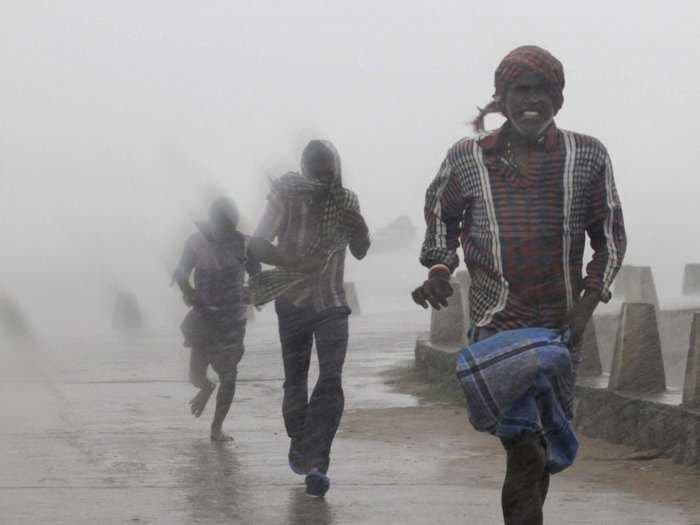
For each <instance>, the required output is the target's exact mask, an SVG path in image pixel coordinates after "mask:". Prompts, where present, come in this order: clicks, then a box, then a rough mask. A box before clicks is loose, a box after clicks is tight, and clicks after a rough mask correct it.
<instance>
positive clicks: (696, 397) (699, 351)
mask: <svg viewBox="0 0 700 525" xmlns="http://www.w3.org/2000/svg"><path fill="white" fill-rule="evenodd" d="M683 404H684V405H686V406H688V407H690V408H700V312H695V313H694V314H693V326H692V328H691V329H690V348H688V360H687V362H686V366H685V382H684V383H683Z"/></svg>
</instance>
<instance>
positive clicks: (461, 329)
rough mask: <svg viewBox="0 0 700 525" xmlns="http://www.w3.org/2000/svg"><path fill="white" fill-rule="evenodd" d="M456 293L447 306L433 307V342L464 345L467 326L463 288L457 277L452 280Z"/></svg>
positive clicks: (448, 300)
mask: <svg viewBox="0 0 700 525" xmlns="http://www.w3.org/2000/svg"><path fill="white" fill-rule="evenodd" d="M450 284H451V285H452V290H453V291H454V293H453V294H452V296H451V297H449V298H448V299H447V302H448V306H447V308H441V309H440V310H435V309H432V314H431V317H430V341H431V342H433V343H442V344H449V343H452V344H456V345H460V346H461V345H464V344H465V342H466V334H467V327H466V325H465V323H464V303H463V302H462V288H461V286H460V284H459V282H458V281H457V280H456V279H452V280H451V281H450Z"/></svg>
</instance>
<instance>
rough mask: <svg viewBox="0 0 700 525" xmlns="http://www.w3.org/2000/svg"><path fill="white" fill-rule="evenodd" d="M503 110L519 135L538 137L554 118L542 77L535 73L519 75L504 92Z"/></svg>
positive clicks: (550, 98)
mask: <svg viewBox="0 0 700 525" xmlns="http://www.w3.org/2000/svg"><path fill="white" fill-rule="evenodd" d="M505 112H506V117H507V118H508V120H509V121H510V123H511V124H512V125H513V127H514V128H515V130H516V131H517V132H518V133H519V134H520V135H522V136H524V137H526V138H528V139H536V138H537V137H539V136H540V135H541V134H542V132H543V131H544V130H546V129H547V127H548V126H549V124H550V123H551V122H552V119H553V118H554V103H553V102H552V97H551V96H550V95H549V93H548V91H547V89H546V84H545V82H544V80H543V79H542V77H541V76H540V75H538V74H536V73H525V74H523V75H520V76H519V77H518V78H517V79H516V80H515V81H514V82H513V83H512V84H511V85H510V87H509V88H508V91H507V92H506V100H505Z"/></svg>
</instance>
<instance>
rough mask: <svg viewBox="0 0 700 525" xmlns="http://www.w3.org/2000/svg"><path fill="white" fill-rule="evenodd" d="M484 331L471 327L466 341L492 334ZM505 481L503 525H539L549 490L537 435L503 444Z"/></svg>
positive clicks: (490, 331) (527, 434) (479, 339)
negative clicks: (505, 456) (471, 330)
mask: <svg viewBox="0 0 700 525" xmlns="http://www.w3.org/2000/svg"><path fill="white" fill-rule="evenodd" d="M495 334H496V331H495V330H492V329H488V328H474V329H473V332H472V333H471V334H470V341H471V342H472V343H475V342H477V341H481V340H484V339H487V338H488V337H491V336H492V335H495ZM503 446H504V447H505V449H506V454H507V464H506V478H505V480H504V481H503V489H502V491H501V507H502V509H503V522H504V523H505V525H542V519H543V518H542V507H543V506H544V501H545V498H546V497H547V491H548V490H549V472H548V471H547V450H546V448H545V445H544V442H543V441H542V439H541V438H540V436H538V435H535V434H531V433H525V434H522V435H521V436H518V438H516V439H513V440H509V441H505V440H503Z"/></svg>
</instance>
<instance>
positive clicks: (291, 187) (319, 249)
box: [250, 140, 370, 496]
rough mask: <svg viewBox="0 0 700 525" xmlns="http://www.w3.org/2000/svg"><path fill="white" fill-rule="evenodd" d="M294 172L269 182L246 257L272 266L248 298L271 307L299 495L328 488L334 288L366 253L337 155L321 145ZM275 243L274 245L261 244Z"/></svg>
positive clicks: (336, 335)
mask: <svg viewBox="0 0 700 525" xmlns="http://www.w3.org/2000/svg"><path fill="white" fill-rule="evenodd" d="M301 164H302V166H301V167H302V169H301V173H288V174H286V175H283V176H282V177H280V178H279V179H277V180H276V181H273V183H272V191H271V193H270V196H269V197H268V206H267V210H266V211H265V215H264V216H263V218H262V220H261V222H260V225H259V226H258V229H257V230H256V232H255V235H254V238H253V239H251V243H250V250H251V252H253V253H255V254H257V256H258V257H259V258H260V260H261V261H262V262H265V263H268V264H273V265H275V266H277V268H275V269H274V270H268V271H265V272H262V273H261V274H259V275H257V276H255V277H254V278H253V279H252V280H251V283H250V293H251V300H252V302H253V303H254V304H256V305H260V304H264V303H265V302H267V301H270V300H272V299H275V309H276V311H277V316H278V318H279V332H280V340H281V343H282V357H283V359H284V378H285V380H284V400H283V405H282V414H283V416H284V422H285V426H286V429H287V434H288V435H289V437H290V440H291V441H290V447H289V465H290V467H291V468H292V470H293V471H294V472H295V473H297V474H303V475H305V476H306V492H307V493H308V494H310V495H312V496H323V495H324V494H325V493H326V491H327V490H328V488H329V486H330V480H329V479H328V476H327V475H326V474H327V471H328V467H329V464H330V449H331V444H332V442H333V438H334V437H335V433H336V431H337V429H338V425H339V424H340V418H341V416H342V414H343V408H344V397H343V387H342V381H341V379H342V370H343V363H344V361H345V353H346V351H347V346H348V315H349V314H350V308H349V307H348V304H347V301H346V298H345V290H344V286H343V274H344V268H345V253H346V251H347V248H348V246H349V248H350V252H351V253H352V255H353V256H354V257H356V258H357V259H362V258H363V257H364V256H365V254H366V253H367V250H368V248H369V245H370V241H369V235H368V229H367V225H366V224H365V220H364V219H363V217H362V215H361V214H360V206H359V202H358V200H357V196H356V195H355V194H354V193H353V192H352V191H350V190H348V189H346V188H344V187H343V185H342V180H341V170H340V157H339V156H338V153H337V151H336V149H335V147H334V146H333V145H332V144H331V143H330V142H327V141H320V140H313V141H311V142H310V143H309V144H308V146H307V147H306V148H305V149H304V153H303V155H302V163H301ZM274 240H277V245H276V246H275V245H273V244H271V243H272V241H274ZM314 340H315V342H316V353H317V354H318V362H319V378H318V382H317V383H316V386H315V388H314V389H313V392H312V393H311V397H310V398H309V395H308V386H307V382H308V372H309V360H310V357H311V347H312V344H313V342H314Z"/></svg>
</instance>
